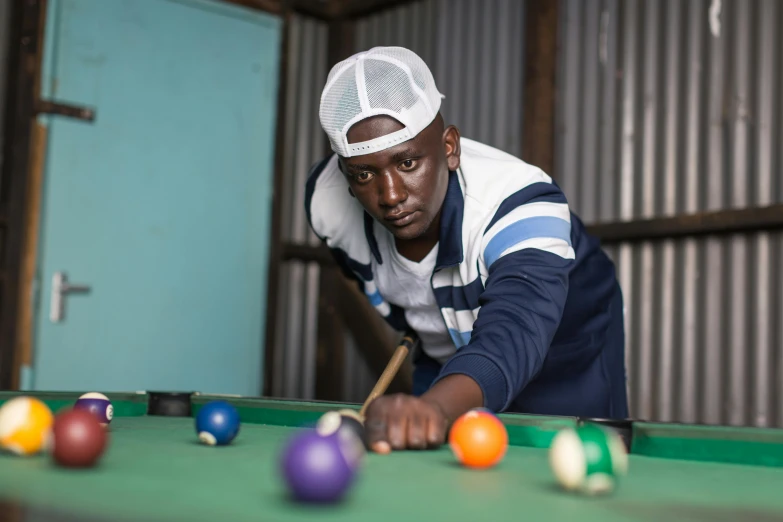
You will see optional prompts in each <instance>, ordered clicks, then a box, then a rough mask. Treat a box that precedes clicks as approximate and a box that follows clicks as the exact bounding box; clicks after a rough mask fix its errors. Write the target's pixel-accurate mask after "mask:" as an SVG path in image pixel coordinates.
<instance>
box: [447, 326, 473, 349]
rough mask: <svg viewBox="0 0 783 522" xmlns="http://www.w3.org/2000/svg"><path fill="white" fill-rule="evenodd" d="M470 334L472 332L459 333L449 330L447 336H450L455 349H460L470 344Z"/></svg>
mask: <svg viewBox="0 0 783 522" xmlns="http://www.w3.org/2000/svg"><path fill="white" fill-rule="evenodd" d="M472 333H473V332H460V331H459V330H455V329H453V328H449V335H450V336H451V340H452V341H454V345H455V346H456V347H457V348H462V347H463V346H465V345H466V344H468V343H469V342H470V336H471V334H472Z"/></svg>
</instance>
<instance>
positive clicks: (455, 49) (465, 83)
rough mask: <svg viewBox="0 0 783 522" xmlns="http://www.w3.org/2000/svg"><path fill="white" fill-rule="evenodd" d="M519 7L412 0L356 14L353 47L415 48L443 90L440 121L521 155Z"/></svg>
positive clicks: (468, 0) (514, 3) (484, 1)
mask: <svg viewBox="0 0 783 522" xmlns="http://www.w3.org/2000/svg"><path fill="white" fill-rule="evenodd" d="M524 7H525V3H524V2H523V1H521V0H425V1H421V2H413V3H411V4H407V5H404V6H402V7H398V8H395V9H390V10H387V11H384V12H382V13H380V14H377V15H374V16H371V17H368V18H365V19H363V20H361V21H360V22H359V23H358V24H357V31H356V50H357V51H362V50H367V49H369V48H371V47H374V46H378V45H400V46H403V47H407V48H408V49H411V50H412V51H414V52H416V53H417V54H418V55H419V56H421V57H422V59H423V60H424V61H425V62H426V63H427V64H428V65H429V67H430V70H432V74H433V76H434V77H435V82H436V84H437V85H438V89H439V90H440V91H441V92H442V93H443V94H444V95H445V96H446V98H445V99H444V100H443V105H442V108H441V112H442V113H443V117H444V118H445V119H446V123H447V124H449V123H452V124H455V125H457V126H458V127H459V129H460V131H461V133H462V135H463V136H465V137H467V138H471V139H475V140H478V141H481V142H483V143H487V144H489V145H492V146H495V147H497V148H499V149H502V150H505V151H506V152H509V153H510V154H515V155H519V154H520V151H521V148H522V118H521V114H522V101H523V100H522V92H523V84H522V82H523V72H524V70H523V67H524V53H525V49H524V36H525V35H524Z"/></svg>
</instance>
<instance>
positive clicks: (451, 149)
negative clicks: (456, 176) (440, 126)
mask: <svg viewBox="0 0 783 522" xmlns="http://www.w3.org/2000/svg"><path fill="white" fill-rule="evenodd" d="M459 138H460V136H459V129H458V128H457V127H455V126H454V125H449V126H448V127H446V130H444V131H443V149H444V152H445V153H446V163H447V164H448V166H449V170H457V169H458V168H459V156H460V152H461V151H460V143H459Z"/></svg>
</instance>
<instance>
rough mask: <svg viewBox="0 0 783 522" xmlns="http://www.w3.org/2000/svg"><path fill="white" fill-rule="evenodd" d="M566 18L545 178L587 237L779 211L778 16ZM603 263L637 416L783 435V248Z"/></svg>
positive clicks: (668, 247) (781, 83)
mask: <svg viewBox="0 0 783 522" xmlns="http://www.w3.org/2000/svg"><path fill="white" fill-rule="evenodd" d="M560 5H561V27H560V35H561V42H560V49H561V56H560V71H559V77H558V82H557V83H558V92H559V99H558V103H557V109H558V116H557V119H558V121H557V140H556V142H557V155H556V168H555V176H556V177H557V179H558V180H559V182H560V184H561V186H562V187H563V188H564V190H565V191H566V193H567V195H568V197H569V199H570V201H571V204H572V206H573V207H574V209H575V210H576V211H577V212H578V213H579V214H580V215H581V216H582V217H583V218H584V219H585V221H586V222H588V223H595V222H607V221H615V220H630V219H639V218H651V217H659V216H669V215H675V214H681V213H693V212H698V211H705V210H722V209H729V208H744V207H753V206H763V205H768V204H772V203H779V202H783V183H781V181H780V180H781V174H780V172H781V170H780V169H781V167H782V166H783V101H781V99H780V93H782V92H783V32H781V31H780V27H783V2H780V1H778V0H757V1H745V0H722V1H718V0H715V1H710V0H689V1H688V2H682V1H679V0H669V1H659V0H647V1H642V0H561V4H560ZM609 250H610V251H611V255H612V256H613V258H614V259H615V260H616V262H617V265H618V268H619V271H620V277H621V283H622V286H623V290H624V293H625V299H626V320H627V333H628V342H627V346H628V359H629V389H630V392H631V408H632V415H634V416H636V417H640V418H647V419H656V420H664V421H684V422H703V423H721V424H736V425H742V424H752V425H758V426H783V320H781V319H783V317H782V314H783V278H781V277H780V276H779V275H778V274H779V271H780V270H779V267H780V266H781V263H782V262H783V235H781V234H779V233H756V234H749V235H734V236H729V237H720V238H718V237H708V238H703V239H684V240H676V241H675V240H668V241H657V242H648V243H641V244H634V245H630V244H628V245H622V246H616V247H612V248H610V249H609Z"/></svg>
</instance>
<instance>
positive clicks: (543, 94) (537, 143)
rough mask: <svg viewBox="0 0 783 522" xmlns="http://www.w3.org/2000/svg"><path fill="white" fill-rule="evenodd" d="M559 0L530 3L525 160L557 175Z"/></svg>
mask: <svg viewBox="0 0 783 522" xmlns="http://www.w3.org/2000/svg"><path fill="white" fill-rule="evenodd" d="M557 27H558V0H527V11H526V26H525V94H524V109H523V110H524V115H523V117H524V121H523V129H522V157H523V159H524V160H525V161H527V162H528V163H531V164H532V165H535V166H537V167H540V168H541V169H543V170H544V172H546V173H547V174H549V175H550V176H554V174H555V168H556V165H555V159H554V157H555V92H556V90H555V89H556V85H555V72H556V69H557Z"/></svg>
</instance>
